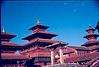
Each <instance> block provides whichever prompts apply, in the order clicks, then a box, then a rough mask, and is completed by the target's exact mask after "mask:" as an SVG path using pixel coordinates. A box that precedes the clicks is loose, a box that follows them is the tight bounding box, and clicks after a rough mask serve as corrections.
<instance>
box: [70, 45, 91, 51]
mask: <svg viewBox="0 0 99 67" xmlns="http://www.w3.org/2000/svg"><path fill="white" fill-rule="evenodd" d="M68 47H70V48H73V49H76V50H90V49H89V48H87V47H83V46H81V47H78V46H68Z"/></svg>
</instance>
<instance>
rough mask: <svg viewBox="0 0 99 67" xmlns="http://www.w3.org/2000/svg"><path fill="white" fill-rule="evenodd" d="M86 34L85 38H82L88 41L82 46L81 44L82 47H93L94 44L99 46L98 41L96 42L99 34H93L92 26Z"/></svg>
mask: <svg viewBox="0 0 99 67" xmlns="http://www.w3.org/2000/svg"><path fill="white" fill-rule="evenodd" d="M86 31H87V32H88V34H87V35H86V36H84V38H86V39H88V41H87V42H86V43H84V44H82V46H91V45H95V44H97V45H98V44H99V40H96V39H97V37H99V34H95V33H94V31H95V29H94V28H93V27H92V26H89V27H88V29H87V30H86Z"/></svg>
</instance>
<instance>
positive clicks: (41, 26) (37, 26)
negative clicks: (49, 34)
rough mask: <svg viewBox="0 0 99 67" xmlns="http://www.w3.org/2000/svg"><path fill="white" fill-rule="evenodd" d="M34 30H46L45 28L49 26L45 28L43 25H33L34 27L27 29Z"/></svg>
mask: <svg viewBox="0 0 99 67" xmlns="http://www.w3.org/2000/svg"><path fill="white" fill-rule="evenodd" d="M36 28H41V29H47V28H49V26H45V25H35V26H33V27H31V28H29V30H33V29H36Z"/></svg>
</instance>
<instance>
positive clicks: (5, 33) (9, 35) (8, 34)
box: [1, 32, 16, 39]
mask: <svg viewBox="0 0 99 67" xmlns="http://www.w3.org/2000/svg"><path fill="white" fill-rule="evenodd" d="M14 37H16V35H14V34H10V33H7V32H1V38H5V39H7V38H8V39H12V38H14Z"/></svg>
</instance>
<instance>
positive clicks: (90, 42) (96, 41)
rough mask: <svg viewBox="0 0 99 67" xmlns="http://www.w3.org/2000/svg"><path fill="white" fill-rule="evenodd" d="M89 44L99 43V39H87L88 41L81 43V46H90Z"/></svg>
mask: <svg viewBox="0 0 99 67" xmlns="http://www.w3.org/2000/svg"><path fill="white" fill-rule="evenodd" d="M91 44H99V40H95V41H88V42H85V43H84V44H82V45H81V46H90V45H91Z"/></svg>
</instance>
